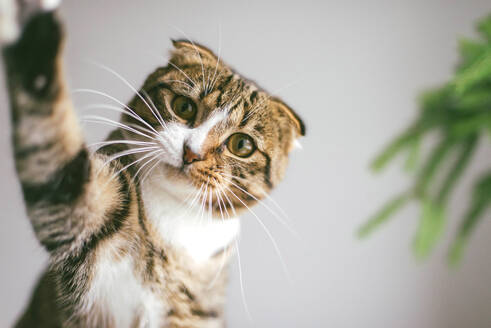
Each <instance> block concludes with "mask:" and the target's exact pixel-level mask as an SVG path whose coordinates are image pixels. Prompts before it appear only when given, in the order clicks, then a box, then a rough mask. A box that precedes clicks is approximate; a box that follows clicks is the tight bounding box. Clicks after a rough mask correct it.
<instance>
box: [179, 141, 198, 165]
mask: <svg viewBox="0 0 491 328" xmlns="http://www.w3.org/2000/svg"><path fill="white" fill-rule="evenodd" d="M201 160H202V158H201V156H200V155H198V154H196V153H195V152H193V151H192V150H191V148H189V146H188V145H186V144H184V151H183V154H182V161H183V162H184V164H186V165H188V164H191V163H193V162H197V161H201Z"/></svg>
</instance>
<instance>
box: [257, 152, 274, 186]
mask: <svg viewBox="0 0 491 328" xmlns="http://www.w3.org/2000/svg"><path fill="white" fill-rule="evenodd" d="M258 151H259V153H260V154H261V155H263V156H264V158H265V160H266V164H265V165H264V183H265V184H266V185H267V186H268V187H269V188H273V183H272V182H271V157H270V156H269V155H268V154H266V152H264V151H261V150H259V149H258Z"/></svg>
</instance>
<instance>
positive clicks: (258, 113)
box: [122, 41, 305, 213]
mask: <svg viewBox="0 0 491 328" xmlns="http://www.w3.org/2000/svg"><path fill="white" fill-rule="evenodd" d="M174 46H175V50H174V51H173V53H172V56H171V60H170V61H169V64H168V66H166V67H163V68H159V69H157V70H156V71H155V72H154V73H153V74H151V75H150V76H149V77H148V79H147V80H146V81H145V83H144V86H143V88H142V95H141V96H138V95H136V96H135V97H134V98H133V100H132V101H131V102H130V104H129V107H130V108H132V109H133V110H134V112H135V114H137V115H138V116H140V117H141V118H142V119H143V120H144V121H145V122H146V123H147V124H148V125H147V124H145V123H143V122H142V121H141V120H139V119H135V118H134V117H131V116H130V115H123V118H122V120H123V122H124V123H126V124H130V125H131V126H135V127H138V129H139V130H140V131H142V132H143V133H144V134H146V135H148V136H149V137H151V138H148V137H144V136H142V135H139V134H134V133H131V134H130V135H129V134H128V133H127V136H128V135H129V138H132V139H138V140H139V141H144V142H155V144H156V145H154V146H150V147H157V148H152V149H151V150H149V151H148V152H144V153H140V155H139V157H140V159H141V158H142V157H144V156H148V157H146V158H145V159H142V160H141V162H140V163H139V165H140V167H141V166H144V168H143V169H142V172H144V171H145V170H152V173H151V174H150V175H149V178H151V179H154V180H155V179H160V178H162V179H163V180H165V181H171V182H172V186H171V188H170V189H172V190H169V191H170V192H175V195H176V197H182V198H185V197H188V200H187V201H191V200H190V199H189V198H192V197H191V196H193V195H195V196H197V198H196V197H195V199H194V201H195V202H198V203H199V202H201V203H203V202H205V203H208V202H209V204H210V205H211V206H210V207H211V208H212V209H213V211H215V213H218V212H221V211H222V210H228V211H230V210H232V208H231V207H234V208H235V209H236V210H239V209H243V208H245V207H246V205H247V206H249V205H251V204H252V203H254V202H255V201H257V199H261V198H263V197H264V196H265V194H266V193H268V192H270V190H271V189H272V188H273V187H274V186H275V185H276V184H277V183H278V182H279V181H280V180H281V179H282V178H283V175H284V172H285V169H286V165H287V162H288V155H289V153H290V151H291V150H292V148H293V147H294V144H295V142H296V139H297V138H298V137H299V136H301V135H304V133H305V128H304V125H303V123H302V121H301V120H300V119H299V118H298V116H297V115H296V114H295V113H294V112H293V111H292V110H291V109H290V108H289V107H288V106H287V105H285V104H284V103H283V102H281V101H280V100H278V99H276V98H272V97H271V96H270V95H268V94H267V93H266V92H265V91H263V90H261V89H259V88H258V87H257V86H256V85H255V84H254V83H252V82H251V81H249V80H246V79H244V78H242V77H241V76H239V75H238V74H237V73H236V72H234V71H233V70H232V69H230V68H229V67H227V66H226V65H225V64H224V63H223V62H222V61H221V60H219V59H218V58H217V57H216V56H215V55H214V54H213V53H212V52H211V51H210V50H208V49H207V48H205V47H202V46H199V45H194V44H192V43H189V42H186V41H174ZM153 155H155V156H153ZM168 189H169V188H168ZM181 191H184V192H181ZM198 193H199V194H198Z"/></svg>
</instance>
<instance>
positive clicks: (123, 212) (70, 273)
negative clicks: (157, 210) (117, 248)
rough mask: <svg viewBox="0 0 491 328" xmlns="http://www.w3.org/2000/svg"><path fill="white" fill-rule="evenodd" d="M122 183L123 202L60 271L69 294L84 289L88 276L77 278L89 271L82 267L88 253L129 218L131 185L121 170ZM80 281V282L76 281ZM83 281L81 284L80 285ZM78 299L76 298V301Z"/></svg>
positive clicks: (68, 259) (119, 177)
mask: <svg viewBox="0 0 491 328" xmlns="http://www.w3.org/2000/svg"><path fill="white" fill-rule="evenodd" d="M118 180H119V183H120V190H119V194H120V196H121V197H122V200H121V203H120V204H118V206H117V207H116V208H114V209H113V210H112V211H111V212H110V213H109V214H108V216H107V221H106V222H105V224H104V225H103V226H102V227H101V228H100V229H99V230H98V231H97V232H96V233H94V234H93V235H92V236H91V237H89V239H88V240H86V241H84V242H83V244H82V245H81V247H80V249H79V251H78V252H77V253H74V254H71V255H70V256H69V257H68V258H67V259H66V260H65V261H64V267H65V269H64V270H62V271H61V272H60V275H61V285H62V287H63V288H65V289H66V291H67V293H68V294H75V295H76V294H78V293H80V290H78V288H80V289H84V288H85V285H86V283H87V277H85V279H77V280H75V276H76V275H77V274H80V273H81V274H83V275H87V273H86V272H85V271H84V270H82V269H81V267H82V265H83V264H84V263H85V262H86V260H87V257H88V255H89V254H90V253H91V252H92V251H93V250H94V249H95V248H96V247H97V245H98V244H99V243H100V242H101V241H103V240H104V239H107V238H109V237H111V236H113V235H114V234H116V233H117V232H118V231H119V230H121V228H122V226H123V224H124V222H125V221H126V219H127V218H128V215H129V211H130V205H131V198H130V185H129V182H128V179H127V177H126V175H125V174H124V173H123V172H121V173H120V174H119V176H118ZM76 281H77V282H78V284H77V283H76ZM80 283H81V285H80ZM77 301H78V300H74V302H75V303H76V302H77Z"/></svg>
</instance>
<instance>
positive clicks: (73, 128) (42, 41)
mask: <svg viewBox="0 0 491 328" xmlns="http://www.w3.org/2000/svg"><path fill="white" fill-rule="evenodd" d="M62 44H63V29H62V26H61V24H60V23H59V21H58V18H57V17H56V14H55V13H53V12H47V13H40V14H39V13H38V14H35V15H34V16H33V17H32V18H31V19H30V20H29V21H28V22H27V24H26V25H25V27H24V28H23V31H22V33H21V35H20V38H19V39H18V40H17V41H16V42H14V43H12V44H10V45H9V46H8V47H6V48H4V60H5V70H6V73H7V74H6V76H7V84H8V91H9V97H10V107H11V117H12V134H13V148H14V156H15V166H16V170H17V174H18V176H19V180H20V183H21V187H22V191H23V194H24V199H25V203H26V208H27V213H28V215H29V217H30V219H31V223H32V226H33V228H34V231H35V233H36V236H37V237H38V239H39V240H40V242H41V244H43V245H44V246H45V248H46V249H47V250H48V251H49V252H50V253H51V254H53V255H56V254H58V255H61V256H60V257H59V258H63V259H66V258H67V255H68V252H71V253H73V252H75V253H76V252H79V251H80V250H81V249H82V247H85V248H84V251H89V250H90V249H89V248H87V244H88V241H89V240H92V239H94V235H96V234H98V233H100V231H101V229H103V228H104V225H105V224H107V217H106V216H107V215H108V213H111V211H118V210H119V208H120V207H121V206H123V205H122V202H123V201H125V199H126V198H127V197H128V193H129V190H128V188H127V187H126V188H125V187H124V186H123V185H124V184H125V183H126V180H125V179H126V177H125V176H124V175H123V173H121V174H120V177H115V173H114V171H115V169H114V168H113V167H111V166H107V165H106V166H105V167H104V169H100V167H101V166H103V163H105V161H106V160H107V159H101V158H98V157H93V156H91V155H90V154H89V152H88V150H87V148H86V146H85V143H84V140H83V137H82V133H81V130H80V127H79V125H78V121H77V117H76V114H75V111H74V109H73V105H72V102H71V99H70V94H69V91H68V88H67V86H66V83H65V81H64V76H63V68H62V51H61V50H62V49H61V48H62ZM120 193H124V195H121V196H118V194H120ZM124 206H126V205H124ZM84 245H85V246H84ZM56 258H58V257H56Z"/></svg>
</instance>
